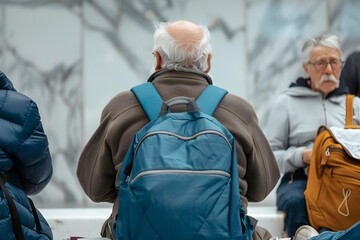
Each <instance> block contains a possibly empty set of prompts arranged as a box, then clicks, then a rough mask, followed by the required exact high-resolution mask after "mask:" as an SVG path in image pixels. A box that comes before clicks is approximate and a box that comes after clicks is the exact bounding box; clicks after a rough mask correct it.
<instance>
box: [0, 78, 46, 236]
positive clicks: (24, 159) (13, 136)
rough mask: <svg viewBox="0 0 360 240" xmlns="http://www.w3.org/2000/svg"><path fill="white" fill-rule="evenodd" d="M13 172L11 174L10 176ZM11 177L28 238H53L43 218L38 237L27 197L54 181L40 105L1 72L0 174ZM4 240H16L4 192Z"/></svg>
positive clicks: (0, 203) (0, 211) (0, 213)
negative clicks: (39, 109)
mask: <svg viewBox="0 0 360 240" xmlns="http://www.w3.org/2000/svg"><path fill="white" fill-rule="evenodd" d="M10 171H11V173H9V172H10ZM5 173H8V174H10V176H11V177H10V179H9V180H8V181H7V183H6V185H5V186H6V187H7V188H8V191H9V193H10V194H11V195H12V196H13V199H14V201H15V204H16V206H17V210H18V212H19V215H20V219H21V224H22V225H23V226H22V227H23V232H24V234H25V239H52V233H51V229H50V227H49V226H48V225H47V223H46V221H45V219H44V218H43V217H42V216H41V214H40V215H39V217H40V219H41V222H42V225H43V231H42V233H41V234H40V235H39V234H36V232H35V231H34V230H33V229H34V228H35V222H34V218H33V217H32V213H31V208H30V205H29V203H28V200H27V195H31V194H37V193H39V192H40V191H41V190H42V189H43V188H44V187H45V186H46V185H47V184H48V182H49V181H50V179H51V176H52V161H51V156H50V152H49V148H48V140H47V136H46V135H45V133H44V130H43V127H42V124H41V119H40V114H39V111H38V108H37V105H36V104H35V102H34V101H32V100H31V99H30V98H28V97H26V96H25V95H23V94H21V93H18V92H16V90H15V88H14V86H13V84H12V83H11V82H10V80H9V79H8V78H7V77H6V76H5V74H4V73H3V72H0V174H1V175H4V174H5ZM0 221H1V223H2V224H0V239H14V236H13V233H12V232H9V229H11V226H12V225H11V219H10V216H9V210H8V206H7V202H6V201H5V199H4V197H3V194H2V193H0Z"/></svg>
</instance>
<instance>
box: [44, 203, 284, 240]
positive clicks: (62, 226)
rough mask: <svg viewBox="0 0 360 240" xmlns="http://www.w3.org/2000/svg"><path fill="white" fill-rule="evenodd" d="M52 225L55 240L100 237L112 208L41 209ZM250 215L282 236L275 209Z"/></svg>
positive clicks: (257, 209)
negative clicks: (74, 237)
mask: <svg viewBox="0 0 360 240" xmlns="http://www.w3.org/2000/svg"><path fill="white" fill-rule="evenodd" d="M40 211H41V213H42V214H43V215H44V217H45V218H46V219H47V221H48V223H49V224H50V226H51V228H52V231H53V235H54V239H55V240H62V239H67V238H69V237H70V236H80V237H100V230H101V226H102V224H103V222H104V221H105V220H106V219H107V218H108V217H109V215H110V212H111V208H51V209H40ZM248 211H249V213H248V214H249V215H250V216H252V217H255V218H256V219H258V220H259V222H258V225H259V226H262V227H265V228H266V229H268V230H269V231H270V232H271V234H272V235H273V236H281V232H282V228H283V215H282V213H281V212H278V211H277V210H276V208H275V207H271V206H249V208H248Z"/></svg>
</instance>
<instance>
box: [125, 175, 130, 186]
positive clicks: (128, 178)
mask: <svg viewBox="0 0 360 240" xmlns="http://www.w3.org/2000/svg"><path fill="white" fill-rule="evenodd" d="M129 181H130V176H127V177H126V180H125V182H126V183H127V184H129Z"/></svg>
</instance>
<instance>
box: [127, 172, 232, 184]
mask: <svg viewBox="0 0 360 240" xmlns="http://www.w3.org/2000/svg"><path fill="white" fill-rule="evenodd" d="M158 174H189V175H218V176H224V177H230V173H228V172H225V171H221V170H149V171H144V172H141V173H139V174H138V175H136V176H135V177H134V179H133V180H131V183H130V184H133V183H134V182H135V181H136V180H138V179H139V178H141V177H144V176H148V175H158ZM129 180H130V179H127V182H129Z"/></svg>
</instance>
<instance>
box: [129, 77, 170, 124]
mask: <svg viewBox="0 0 360 240" xmlns="http://www.w3.org/2000/svg"><path fill="white" fill-rule="evenodd" d="M131 91H132V92H133V93H134V94H135V96H136V98H137V100H138V101H139V103H140V105H141V107H142V108H143V110H144V111H145V113H146V115H147V117H148V118H149V120H150V121H151V120H154V119H155V118H157V117H158V115H159V112H160V108H161V104H162V102H163V100H162V99H161V96H160V94H159V93H158V91H157V90H156V88H155V87H154V85H153V84H152V83H151V82H147V83H144V84H141V85H138V86H135V87H133V88H131Z"/></svg>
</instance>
